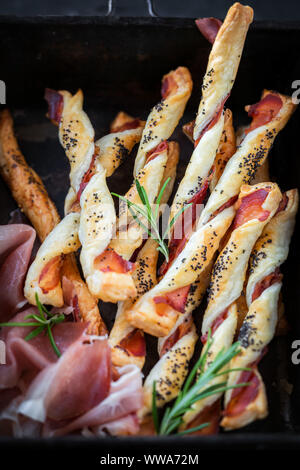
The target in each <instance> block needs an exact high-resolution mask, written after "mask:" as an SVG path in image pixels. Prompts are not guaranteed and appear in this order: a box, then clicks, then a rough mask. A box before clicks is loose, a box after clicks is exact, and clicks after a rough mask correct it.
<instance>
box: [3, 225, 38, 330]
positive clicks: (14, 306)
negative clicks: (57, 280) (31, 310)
mask: <svg viewBox="0 0 300 470" xmlns="http://www.w3.org/2000/svg"><path fill="white" fill-rule="evenodd" d="M34 240H35V231H34V229H33V228H31V227H29V226H28V225H23V224H12V225H2V226H1V227H0V286H1V287H0V298H1V310H0V321H1V322H4V321H7V320H9V319H10V318H11V316H12V315H13V314H14V313H15V312H16V311H17V310H18V308H20V307H21V306H23V305H24V304H25V298H24V295H23V286H24V280H25V275H26V272H27V269H28V264H29V261H30V256H31V251H32V247H33V243H34Z"/></svg>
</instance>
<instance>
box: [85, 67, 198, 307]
mask: <svg viewBox="0 0 300 470" xmlns="http://www.w3.org/2000/svg"><path fill="white" fill-rule="evenodd" d="M191 89H192V81H191V77H190V73H189V71H188V70H187V69H186V68H185V67H179V68H178V69H176V70H175V71H172V72H170V73H169V74H168V75H166V76H165V77H164V78H163V86H162V96H163V100H162V102H161V103H159V104H158V105H156V106H155V107H154V108H153V110H152V111H151V113H150V115H149V117H148V120H147V122H146V126H145V129H144V132H143V136H142V140H141V143H140V147H139V150H138V154H137V157H136V169H135V172H137V173H136V178H137V179H138V180H139V182H140V184H141V185H142V186H143V187H144V188H145V190H146V192H147V195H148V199H149V202H150V204H153V203H154V202H155V198H156V197H157V195H158V193H159V190H160V188H161V186H162V184H163V183H164V180H163V178H164V177H165V171H164V169H165V166H166V165H167V166H172V165H170V163H168V161H170V160H172V159H173V158H174V154H175V153H174V145H175V144H174V143H171V142H170V143H168V142H167V141H166V140H165V139H167V138H169V137H170V135H171V134H172V132H173V131H174V129H175V127H176V125H177V123H178V120H179V119H180V117H181V115H182V113H183V110H184V107H185V105H186V102H187V100H188V98H189V96H190V94H191ZM140 168H141V169H140ZM171 183H172V182H170V183H169V184H171ZM125 197H126V198H127V199H129V200H130V201H131V202H134V203H137V204H140V203H141V201H140V198H139V195H138V192H137V189H136V185H135V184H133V185H132V187H131V188H130V190H129V191H128V192H127V194H126V195H125ZM143 236H144V230H143V229H142V228H141V227H140V225H139V224H138V223H137V222H136V221H135V220H134V219H133V218H132V216H131V215H130V213H129V212H128V210H127V206H126V204H125V205H124V204H122V205H121V206H120V213H119V219H118V231H117V234H116V237H115V238H114V239H112V241H111V243H110V244H109V246H108V249H107V250H106V251H105V252H103V259H102V260H101V264H99V265H98V274H97V280H96V282H95V283H94V285H93V287H92V290H93V293H94V294H95V295H96V296H97V297H99V298H101V299H102V300H104V301H109V302H117V301H119V300H126V299H127V298H134V297H136V288H135V285H134V281H133V278H132V268H133V266H132V265H131V264H130V260H131V257H132V255H133V254H134V252H135V251H136V250H137V249H138V248H139V247H140V246H141V244H142V242H143ZM104 260H105V262H104V263H102V261H104ZM115 260H118V263H117V265H116V263H115ZM120 266H122V268H121V267H120Z"/></svg>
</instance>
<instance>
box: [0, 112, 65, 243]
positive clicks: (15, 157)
mask: <svg viewBox="0 0 300 470" xmlns="http://www.w3.org/2000/svg"><path fill="white" fill-rule="evenodd" d="M0 172H1V176H2V177H3V179H4V181H5V182H6V184H7V185H8V187H9V188H10V190H11V193H12V196H13V197H14V199H15V200H16V202H17V204H18V206H19V207H20V209H21V211H22V212H24V214H25V215H26V216H27V217H28V219H29V220H30V221H31V223H32V225H33V226H34V228H35V230H36V231H37V234H38V237H39V239H40V240H42V241H43V240H44V239H45V238H46V236H47V235H48V234H49V233H50V232H51V230H52V229H53V228H54V227H55V225H56V224H58V222H59V220H60V219H59V215H58V212H57V210H56V207H55V205H54V204H53V202H52V201H51V199H50V198H49V196H48V194H47V191H46V188H45V186H44V185H43V182H42V180H41V179H40V177H39V176H38V175H37V174H36V172H35V171H34V170H33V169H32V168H30V167H29V166H28V164H27V162H26V160H25V158H24V156H23V154H22V152H21V150H20V148H19V146H18V142H17V139H16V137H15V134H14V129H13V119H12V116H11V114H10V112H9V111H8V109H5V110H4V111H2V112H1V115H0Z"/></svg>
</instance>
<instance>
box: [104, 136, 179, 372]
mask: <svg viewBox="0 0 300 470" xmlns="http://www.w3.org/2000/svg"><path fill="white" fill-rule="evenodd" d="M169 145H170V147H171V148H172V149H173V150H172V158H168V160H167V163H166V168H165V170H164V176H163V181H166V180H167V179H168V178H170V181H169V184H168V185H167V187H166V189H165V191H164V193H163V197H162V199H161V207H163V205H164V204H166V203H167V201H168V199H169V197H170V194H171V192H172V190H173V185H174V181H175V176H176V167H177V163H178V160H179V145H178V144H177V143H175V142H170V144H169ZM157 259H158V250H157V243H156V242H155V241H154V240H153V239H152V238H149V239H148V240H147V241H146V243H145V244H144V245H142V247H141V248H140V249H139V250H138V253H137V256H136V260H135V261H134V269H133V272H132V278H133V280H134V283H135V287H136V292H137V298H138V297H140V296H141V295H143V294H144V293H145V292H147V291H148V290H149V289H151V287H153V286H154V285H155V284H156V282H157V279H156V265H157ZM135 301H136V299H127V300H125V301H124V302H119V303H118V311H117V315H116V318H115V322H114V326H113V328H112V330H111V332H110V335H109V344H110V346H111V349H112V361H113V364H114V365H116V366H123V365H125V364H132V363H134V364H136V365H137V366H138V367H140V368H142V367H143V365H144V362H145V356H146V344H145V339H144V333H143V331H142V330H139V329H137V328H134V327H133V326H132V325H130V324H129V323H128V321H127V319H126V311H127V310H128V309H129V308H130V307H131V306H132V304H133V303H134V302H135Z"/></svg>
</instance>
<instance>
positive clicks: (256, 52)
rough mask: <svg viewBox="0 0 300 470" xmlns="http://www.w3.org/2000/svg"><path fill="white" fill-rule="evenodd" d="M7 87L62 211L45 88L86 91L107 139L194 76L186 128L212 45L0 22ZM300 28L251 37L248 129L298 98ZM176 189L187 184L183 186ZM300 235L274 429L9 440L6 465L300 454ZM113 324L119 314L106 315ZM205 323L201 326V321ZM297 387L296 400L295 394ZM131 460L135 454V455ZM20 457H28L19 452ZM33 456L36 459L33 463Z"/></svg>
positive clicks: (244, 95) (186, 152) (166, 24)
mask: <svg viewBox="0 0 300 470" xmlns="http://www.w3.org/2000/svg"><path fill="white" fill-rule="evenodd" d="M0 43H1V50H0V63H1V75H0V79H1V80H3V81H4V82H5V84H6V103H7V106H8V107H9V108H10V109H11V110H12V111H13V114H14V118H15V127H16V132H17V136H18V140H19V143H20V146H21V149H22V151H23V153H24V155H25V157H26V159H27V160H28V162H29V164H30V165H31V166H32V167H33V168H34V169H35V170H36V171H37V172H38V174H39V175H40V176H41V178H42V179H43V181H44V183H45V185H46V188H47V190H48V192H49V194H50V196H51V197H52V199H53V200H54V202H55V203H56V204H57V207H58V208H59V211H60V213H61V214H62V210H63V201H64V197H65V194H66V192H67V189H68V164H67V160H66V158H65V155H64V152H63V149H62V148H61V147H60V145H59V143H58V139H57V129H56V128H55V127H54V126H53V125H52V124H51V123H50V122H49V121H48V120H47V119H46V117H45V113H46V104H45V102H44V100H43V94H44V89H45V87H50V88H54V89H67V90H70V91H72V92H75V91H76V90H77V88H79V87H80V88H82V89H83V91H84V95H85V109H86V111H87V113H88V115H89V116H90V118H91V121H92V123H93V125H94V128H95V131H96V136H97V137H100V136H102V135H104V134H105V133H106V132H107V131H108V128H109V123H110V122H111V120H112V119H113V117H114V116H115V114H116V113H117V112H118V111H119V110H121V109H122V110H125V111H127V112H129V113H130V114H132V115H134V116H139V117H141V118H146V117H147V114H148V112H149V110H150V108H151V106H152V105H153V104H155V103H156V102H157V101H158V100H159V99H160V81H161V77H162V75H163V74H164V73H167V72H168V71H169V70H171V69H174V68H176V67H177V66H179V65H185V66H187V67H188V68H189V69H190V71H191V73H192V77H193V80H194V91H193V94H192V97H191V99H190V101H189V103H188V106H187V109H186V113H185V115H184V118H183V121H182V122H187V121H188V120H190V119H192V118H193V117H194V116H195V112H196V110H197V106H198V102H199V98H200V90H201V83H202V77H203V74H204V72H205V69H206V65H207V60H208V55H209V52H210V45H209V43H208V42H207V41H206V40H205V39H204V38H203V37H202V36H201V35H200V34H199V32H198V31H197V29H196V27H195V25H194V22H193V20H191V19H178V18H176V19H174V18H173V19H172V18H171V19H165V18H164V19H162V18H118V17H113V18H112V17H106V18H101V17H96V18H95V17H91V18H89V17H84V18H80V17H35V18H16V17H0ZM299 50H300V22H297V23H274V22H269V23H266V22H258V23H254V24H253V25H252V26H251V28H250V31H249V34H248V37H247V41H246V45H245V50H244V53H243V57H242V60H241V64H240V68H239V72H238V75H237V79H236V83H235V85H234V88H233V91H232V94H231V97H230V99H229V100H228V107H230V108H231V109H232V110H233V113H234V120H235V124H236V125H240V124H244V123H245V122H246V118H247V117H246V113H245V112H244V106H245V105H246V104H250V103H255V102H257V101H258V100H259V97H260V94H261V92H262V90H263V88H269V89H274V90H277V91H279V92H281V93H286V94H291V93H292V92H293V91H295V90H294V89H292V84H293V82H294V81H295V80H297V79H300V54H299V53H298V52H299ZM174 138H175V139H176V140H177V141H178V142H179V143H180V146H181V159H180V165H179V170H178V177H177V182H176V185H177V184H178V181H179V180H180V178H181V177H182V175H183V173H184V169H185V165H186V163H187V161H188V159H189V156H190V154H191V151H192V147H191V144H190V143H189V142H188V141H187V139H186V138H185V137H184V136H183V135H182V132H181V128H180V126H179V127H178V129H177V130H176V131H175V134H174ZM298 138H299V111H296V113H295V114H294V116H293V117H292V119H291V120H290V122H289V123H288V125H287V126H286V128H285V129H284V130H283V131H282V132H281V133H280V135H279V136H278V137H277V139H276V141H275V145H274V148H273V149H272V150H271V153H270V167H271V173H272V177H273V178H274V179H275V180H276V181H278V183H279V184H280V186H281V188H282V189H283V190H286V189H290V188H294V187H299V182H300V157H299V142H298ZM132 162H133V158H132V159H131V161H128V163H127V164H126V165H123V166H122V167H121V168H120V169H119V171H118V172H116V175H114V176H113V177H112V178H111V179H110V180H109V186H110V189H111V190H117V192H121V193H122V192H125V191H126V190H127V188H128V185H129V183H130V182H131V176H130V175H131V172H132ZM175 187H176V186H175ZM0 201H1V205H0V223H1V224H4V223H7V221H8V219H9V214H10V212H11V211H12V210H14V209H15V208H16V205H15V203H14V201H13V199H12V197H11V195H10V192H9V190H8V189H7V187H6V186H5V184H4V183H3V181H2V180H1V179H0ZM298 237H299V227H298V228H297V229H296V232H295V235H294V237H293V241H292V245H291V249H290V255H289V259H288V261H287V262H286V264H285V266H284V268H283V272H284V287H283V295H284V303H285V306H286V314H287V317H288V320H289V323H290V326H291V328H290V332H289V334H288V335H287V336H286V337H284V338H275V339H274V341H273V342H272V344H271V345H270V348H269V354H267V355H266V356H265V358H264V359H263V360H262V362H261V366H260V368H261V371H262V374H263V377H264V379H265V382H266V386H267V393H268V398H269V405H270V413H269V416H268V418H267V419H265V420H263V421H260V422H256V423H254V424H252V425H250V426H248V427H246V428H244V429H242V430H239V431H236V432H231V433H222V434H220V435H218V436H209V437H190V438H180V439H179V438H178V437H176V436H174V437H168V438H164V439H161V438H159V439H158V438H155V437H152V438H141V437H130V438H120V439H113V438H103V439H97V440H96V439H92V440H90V439H89V440H86V439H85V438H78V437H67V438H60V439H59V440H57V439H47V440H41V439H40V440H36V439H35V440H28V439H26V440H17V439H8V438H0V446H1V455H2V452H3V451H4V449H6V450H8V451H10V450H11V449H12V448H15V447H16V446H17V447H19V448H20V449H22V452H24V451H25V450H29V451H31V450H32V449H34V451H35V452H36V451H37V450H39V451H43V450H44V451H47V450H48V451H49V452H50V453H52V451H53V449H56V450H58V449H65V450H70V452H72V455H73V456H75V454H76V455H77V454H78V455H82V451H83V448H85V449H87V453H85V454H84V455H85V458H87V456H89V457H90V458H91V457H92V456H95V457H96V456H97V457H98V458H99V456H101V455H102V454H103V452H105V453H107V452H111V453H113V454H114V455H116V454H118V453H120V454H123V455H127V454H129V455H132V454H133V453H137V454H139V455H142V454H144V453H153V452H156V453H158V452H160V453H163V452H166V451H167V450H169V451H173V452H174V451H177V453H179V452H181V453H183V452H185V453H187V452H189V453H193V452H196V453H197V452H199V451H201V452H203V451H205V450H208V451H212V450H213V449H220V450H222V449H235V450H236V449H250V448H251V449H252V448H256V449H261V448H267V449H272V450H276V449H281V448H285V449H287V448H289V449H296V448H297V447H299V444H300V365H298V366H297V365H293V364H292V362H291V354H292V352H293V350H292V348H291V345H292V342H293V341H294V340H295V339H300V316H299V313H298V312H299V309H300V289H299V287H298V286H299V281H300V279H299V261H300V252H299V244H297V239H298ZM101 311H102V312H103V315H104V317H105V319H106V321H107V323H108V324H109V325H111V324H112V321H113V313H112V312H113V310H112V308H111V306H107V307H105V306H101ZM198 323H199V321H198ZM288 384H292V388H293V390H292V393H290V387H289V385H288ZM126 452H127V454H126ZM16 455H17V454H16ZM22 455H24V454H23V453H22Z"/></svg>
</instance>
